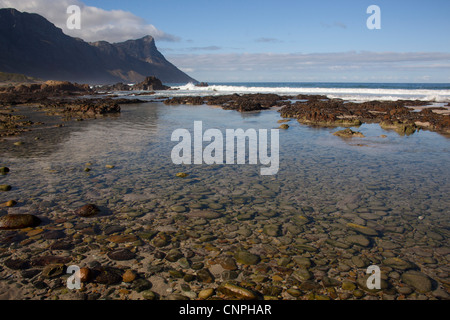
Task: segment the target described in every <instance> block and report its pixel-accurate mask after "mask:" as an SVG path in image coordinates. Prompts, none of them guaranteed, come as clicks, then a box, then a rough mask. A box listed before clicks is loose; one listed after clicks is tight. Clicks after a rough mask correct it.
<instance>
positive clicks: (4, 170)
mask: <svg viewBox="0 0 450 320" xmlns="http://www.w3.org/2000/svg"><path fill="white" fill-rule="evenodd" d="M8 172H9V168H8V167H0V174H7V173H8Z"/></svg>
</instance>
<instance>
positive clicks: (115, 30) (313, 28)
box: [0, 0, 450, 83]
mask: <svg viewBox="0 0 450 320" xmlns="http://www.w3.org/2000/svg"><path fill="white" fill-rule="evenodd" d="M49 1H50V0H33V1H31V0H20V1H19V0H15V1H13V0H0V6H1V5H2V3H3V5H4V6H5V5H11V3H13V4H16V5H17V6H18V7H19V9H23V11H25V9H27V11H33V10H34V11H36V12H37V13H40V14H42V15H44V16H46V18H47V19H49V20H50V21H52V22H53V23H55V24H56V25H58V26H60V27H62V28H63V29H64V26H63V24H64V21H65V20H64V19H66V17H65V16H64V15H60V11H61V10H62V9H58V10H57V8H55V2H54V1H52V3H51V5H50V2H49ZM36 3H37V4H36ZM56 3H58V5H56V7H62V6H64V5H67V4H70V3H73V4H79V5H83V8H82V14H83V15H84V16H82V18H83V17H84V18H85V19H84V20H82V21H83V22H84V23H83V24H84V26H83V28H82V30H80V31H78V34H77V31H76V30H75V31H69V30H64V31H65V32H66V33H69V34H70V35H72V36H79V37H81V38H83V39H85V40H87V41H93V40H101V39H96V38H95V37H97V38H102V39H105V40H108V41H111V42H118V41H123V40H126V39H129V38H133V37H135V38H137V37H140V36H143V35H144V34H146V33H152V35H154V36H155V39H156V41H157V47H158V48H159V49H160V51H161V52H162V53H163V54H164V55H165V56H166V58H167V59H168V60H169V61H171V62H173V63H174V64H175V65H176V66H178V67H179V68H181V69H182V70H184V71H186V72H187V73H188V74H189V75H191V76H193V77H194V78H196V79H198V80H200V81H210V82H219V81H223V82H225V81H286V82H289V81H324V82H327V81H345V82H348V81H350V82H352V81H354V82H447V83H449V82H450V72H449V71H450V37H449V36H448V32H449V30H450V19H449V13H450V1H448V0H430V1H419V0H409V1H405V0H395V1H393V0H389V1H385V0H370V1H366V0H342V1H336V0H334V1H332V0H321V1H301V0H297V1H288V0H278V1H274V0H258V1H256V0H245V1H243V0H241V1H235V0H227V1H216V0H191V1H186V0H184V1H180V0H167V1H165V0H163V1H161V0H158V1H153V0H146V1H141V0H128V1H123V0H62V1H59V2H56ZM372 4H375V5H378V6H379V7H380V9H381V30H369V29H368V28H367V27H366V20H367V19H368V17H369V16H370V15H369V14H367V13H366V10H367V8H368V7H369V6H370V5H372ZM47 5H48V6H47ZM100 29H102V30H100Z"/></svg>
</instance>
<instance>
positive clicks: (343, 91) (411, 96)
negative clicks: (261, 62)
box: [171, 83, 450, 102]
mask: <svg viewBox="0 0 450 320" xmlns="http://www.w3.org/2000/svg"><path fill="white" fill-rule="evenodd" d="M176 89H178V90H177V91H173V92H172V93H171V95H175V96H180V95H222V94H233V93H239V94H245V93H275V94H281V95H297V94H317V95H325V96H328V97H329V98H340V99H344V100H351V101H370V100H394V101H395V100H425V101H434V102H448V101H450V90H429V89H376V88H319V87H315V88H306V87H302V88H294V87H246V86H231V85H211V86H209V87H197V86H195V85H194V84H192V83H189V84H186V85H184V86H179V87H176Z"/></svg>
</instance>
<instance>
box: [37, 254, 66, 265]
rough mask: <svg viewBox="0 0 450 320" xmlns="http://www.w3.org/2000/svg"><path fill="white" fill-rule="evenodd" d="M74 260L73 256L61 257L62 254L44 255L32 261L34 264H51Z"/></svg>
mask: <svg viewBox="0 0 450 320" xmlns="http://www.w3.org/2000/svg"><path fill="white" fill-rule="evenodd" d="M71 260H72V258H71V257H60V256H42V257H37V258H34V259H33V260H32V261H31V264H32V265H33V266H41V267H42V266H46V265H49V264H67V263H69V262H70V261H71Z"/></svg>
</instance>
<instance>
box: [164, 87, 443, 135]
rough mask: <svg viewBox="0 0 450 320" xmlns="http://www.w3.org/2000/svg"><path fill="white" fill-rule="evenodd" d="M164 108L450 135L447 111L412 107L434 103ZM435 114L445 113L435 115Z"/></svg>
mask: <svg viewBox="0 0 450 320" xmlns="http://www.w3.org/2000/svg"><path fill="white" fill-rule="evenodd" d="M164 103H165V104H167V105H176V104H189V105H202V104H207V105H215V106H220V107H222V108H223V109H226V110H236V111H239V112H248V111H260V110H266V109H269V108H272V107H280V110H279V112H280V115H281V116H282V117H283V118H293V119H297V121H298V122H300V123H302V124H307V125H313V126H323V127H357V126H360V125H361V124H363V123H379V124H380V126H381V127H382V128H385V129H393V130H395V131H397V132H398V133H399V134H402V135H405V134H406V135H410V134H413V133H414V132H416V131H417V130H420V129H426V130H432V131H436V132H440V133H443V134H449V133H450V113H449V112H448V111H449V108H448V106H447V108H445V107H427V108H422V109H421V110H420V111H419V112H417V110H414V109H412V108H411V107H425V106H430V105H431V104H432V103H433V102H431V101H429V102H427V101H419V100H415V101H412V100H399V101H369V102H363V103H354V102H348V101H344V100H342V99H329V98H327V97H326V96H321V95H298V96H279V95H276V94H246V95H238V94H234V95H224V96H205V97H200V96H194V97H192V96H190V97H174V98H171V99H167V100H166V101H164ZM436 110H438V111H442V110H445V111H447V112H446V113H438V112H435V111H436Z"/></svg>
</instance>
